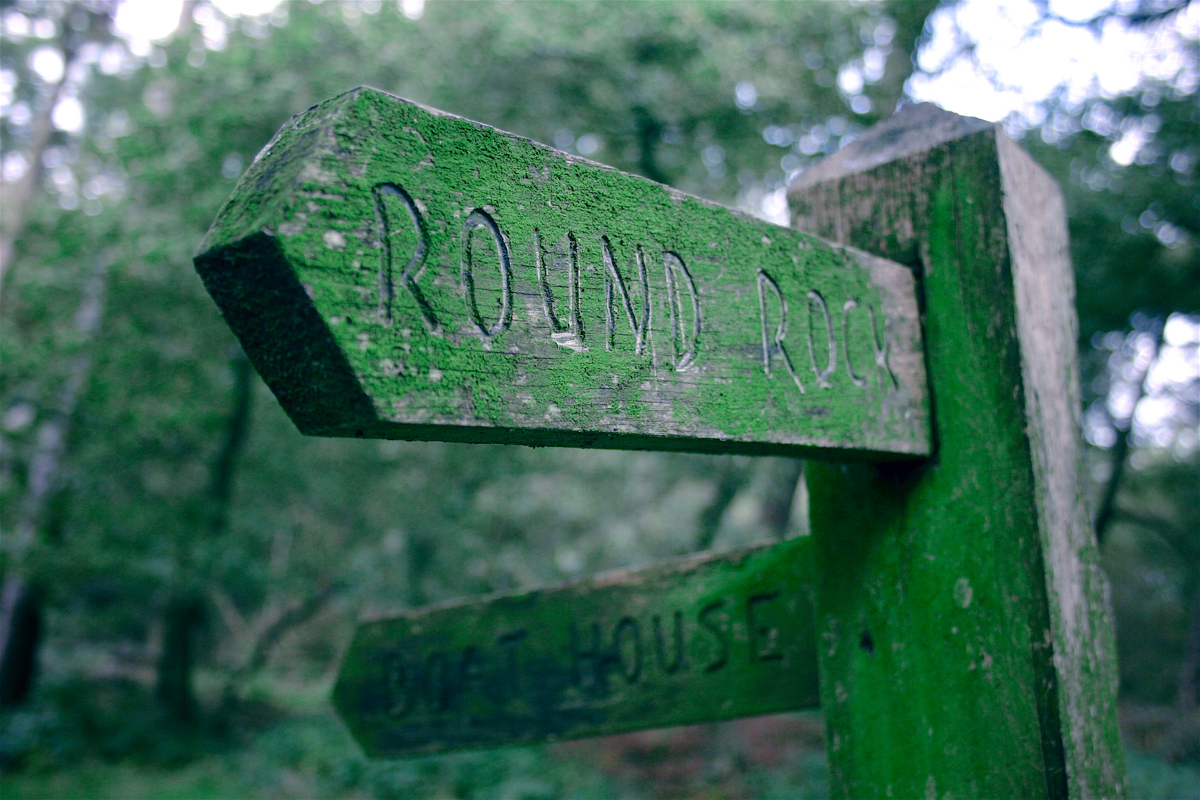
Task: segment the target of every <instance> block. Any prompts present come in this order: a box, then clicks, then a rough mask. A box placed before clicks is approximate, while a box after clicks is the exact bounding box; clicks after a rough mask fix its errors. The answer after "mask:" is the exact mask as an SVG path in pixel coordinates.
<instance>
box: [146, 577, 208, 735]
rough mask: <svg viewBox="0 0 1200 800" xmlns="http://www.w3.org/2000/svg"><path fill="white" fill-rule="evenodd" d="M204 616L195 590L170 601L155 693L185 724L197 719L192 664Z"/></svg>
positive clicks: (173, 717)
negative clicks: (197, 636) (199, 626)
mask: <svg viewBox="0 0 1200 800" xmlns="http://www.w3.org/2000/svg"><path fill="white" fill-rule="evenodd" d="M201 618H202V614H201V612H200V603H199V602H198V601H197V600H196V597H195V595H194V594H191V593H187V592H181V593H180V594H178V595H176V596H175V597H173V598H171V601H170V603H168V605H167V613H166V625H165V626H164V636H163V646H162V653H160V654H159V658H158V684H157V686H156V687H155V694H156V695H157V696H158V699H159V701H160V702H161V703H162V704H163V707H164V708H165V709H166V711H167V714H168V715H169V716H170V718H171V719H173V720H175V721H176V722H179V723H182V724H184V725H190V724H192V723H194V722H195V721H196V709H197V703H196V693H195V690H194V689H193V687H192V666H193V662H194V655H195V653H194V644H195V638H196V629H197V627H198V623H199V621H200V619H201Z"/></svg>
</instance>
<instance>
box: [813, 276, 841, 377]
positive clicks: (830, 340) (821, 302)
mask: <svg viewBox="0 0 1200 800" xmlns="http://www.w3.org/2000/svg"><path fill="white" fill-rule="evenodd" d="M813 303H816V304H817V306H818V307H819V308H820V309H821V316H822V317H823V318H824V319H825V341H826V343H827V345H826V346H827V347H828V358H827V359H826V362H825V369H819V368H818V367H817V348H816V344H815V343H814V342H813V313H812V306H813ZM808 357H809V359H810V360H811V361H812V371H813V374H814V375H816V376H817V386H820V387H821V388H822V389H829V388H831V387H832V386H833V384H832V383H830V382H829V378H830V376H831V375H833V371H834V370H835V369H837V340H836V339H835V338H834V336H833V320H832V319H831V318H830V316H829V307H828V306H827V305H825V298H824V297H822V296H821V293H820V292H818V291H816V290H815V289H814V290H810V291H809V293H808Z"/></svg>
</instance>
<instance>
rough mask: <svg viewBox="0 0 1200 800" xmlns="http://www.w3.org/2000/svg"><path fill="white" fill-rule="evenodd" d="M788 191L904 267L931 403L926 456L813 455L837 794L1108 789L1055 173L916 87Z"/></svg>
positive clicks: (820, 218) (1103, 609) (1107, 684)
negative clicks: (911, 98) (917, 315)
mask: <svg viewBox="0 0 1200 800" xmlns="http://www.w3.org/2000/svg"><path fill="white" fill-rule="evenodd" d="M790 200H791V204H792V208H793V210H794V213H795V224H796V225H797V227H800V228H803V229H805V230H811V231H813V232H816V233H819V234H821V235H823V236H828V237H831V238H834V239H836V240H837V241H841V242H846V243H850V244H854V245H856V246H858V247H862V248H864V249H867V250H871V251H872V252H876V253H879V254H881V255H885V256H889V257H891V258H895V259H897V260H899V261H902V262H905V263H911V264H914V265H917V266H918V267H919V268H920V272H921V274H922V276H923V280H922V286H923V290H924V302H925V305H924V308H925V314H926V317H925V321H926V325H925V337H926V348H927V352H928V369H929V371H930V384H931V386H932V390H933V406H934V408H935V418H934V430H935V434H936V438H937V448H938V454H937V458H936V459H934V460H932V461H930V462H927V463H924V464H922V465H913V466H911V467H910V466H908V465H902V466H889V467H887V468H884V467H882V466H880V467H874V466H869V465H860V466H857V467H840V468H839V467H833V466H828V465H823V464H810V467H809V472H808V487H809V493H810V522H811V525H812V530H813V539H814V542H815V546H816V554H815V563H816V570H817V573H818V575H819V580H818V584H817V586H818V588H817V613H818V631H819V636H820V641H821V644H822V647H821V650H820V659H821V670H822V675H823V677H824V680H823V685H822V707H823V708H824V711H825V719H826V725H827V732H828V736H829V741H830V748H829V752H830V766H831V770H832V776H831V777H832V788H833V790H834V794H835V796H841V797H854V798H867V797H884V796H896V797H918V796H920V797H944V796H954V797H1022V798H1033V797H1052V798H1062V797H1072V798H1089V797H1118V796H1120V795H1121V794H1122V793H1123V791H1124V789H1123V781H1124V759H1123V752H1122V750H1121V746H1120V739H1119V735H1118V731H1117V725H1116V685H1117V681H1116V675H1117V673H1116V663H1115V661H1116V659H1115V649H1114V640H1113V633H1112V626H1111V621H1110V619H1109V616H1108V612H1107V606H1106V604H1105V601H1104V594H1105V588H1104V583H1105V581H1104V576H1103V573H1102V571H1101V568H1100V566H1099V563H1098V556H1097V551H1096V547H1095V542H1094V535H1093V532H1092V529H1091V525H1090V522H1089V520H1088V517H1087V514H1086V511H1085V506H1084V503H1083V497H1082V492H1081V485H1080V475H1079V445H1078V436H1079V413H1080V402H1079V376H1078V371H1077V362H1076V350H1075V346H1076V345H1075V342H1076V322H1075V315H1074V308H1073V299H1074V287H1073V277H1072V272H1071V265H1070V261H1069V258H1068V254H1067V231H1066V222H1065V214H1064V209H1063V203H1062V196H1061V194H1060V193H1059V190H1058V188H1057V187H1056V186H1055V185H1054V182H1053V181H1052V179H1050V178H1049V176H1047V175H1046V174H1045V172H1043V171H1042V170H1041V168H1039V167H1038V166H1037V165H1036V164H1034V162H1033V161H1032V160H1031V159H1030V158H1029V156H1028V155H1026V154H1025V153H1023V152H1022V151H1021V150H1020V149H1019V148H1018V147H1017V146H1016V145H1014V144H1013V143H1012V142H1011V141H1010V140H1009V139H1008V138H1007V137H1006V136H1005V135H1004V133H1003V132H1002V131H1001V130H999V129H998V128H997V127H996V126H993V125H988V124H986V123H983V122H981V121H979V120H971V119H965V118H962V117H957V116H955V115H953V114H949V113H947V112H943V111H940V110H938V109H936V108H934V107H932V106H918V107H910V108H908V109H905V110H904V111H903V112H902V113H901V114H899V115H898V116H896V117H894V118H893V119H891V120H889V121H888V122H886V123H884V124H882V125H881V126H879V127H877V128H874V129H872V130H871V131H868V133H867V135H865V136H864V137H863V138H862V139H860V140H858V141H857V142H855V143H854V144H853V145H851V146H849V147H847V148H845V149H844V150H842V151H840V152H839V153H838V154H836V155H835V156H833V157H832V158H830V159H829V160H827V161H826V162H823V163H822V164H820V165H817V166H815V167H814V168H813V169H811V170H810V171H809V172H807V173H806V174H805V175H803V176H802V177H801V178H800V180H799V181H798V182H797V183H796V184H794V185H793V187H792V188H791V190H790ZM848 498H854V502H853V503H848V502H847V499H848Z"/></svg>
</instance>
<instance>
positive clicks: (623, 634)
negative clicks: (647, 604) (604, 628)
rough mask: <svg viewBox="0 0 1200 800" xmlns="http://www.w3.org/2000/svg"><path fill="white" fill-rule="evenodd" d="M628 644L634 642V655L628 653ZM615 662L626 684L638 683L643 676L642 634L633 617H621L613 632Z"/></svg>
mask: <svg viewBox="0 0 1200 800" xmlns="http://www.w3.org/2000/svg"><path fill="white" fill-rule="evenodd" d="M628 642H632V645H633V647H632V649H633V652H632V653H628V652H627V651H628V650H629V649H630V648H629V645H628V644H627V643H628ZM627 656H631V657H628V658H627ZM613 661H615V662H616V665H617V671H618V672H620V673H621V677H622V678H624V679H625V682H626V683H631V684H632V683H637V681H638V678H639V677H641V675H642V634H641V631H640V630H639V628H638V624H637V620H636V619H634V618H633V617H621V621H620V622H618V623H617V629H616V630H615V631H613Z"/></svg>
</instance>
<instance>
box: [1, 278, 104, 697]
mask: <svg viewBox="0 0 1200 800" xmlns="http://www.w3.org/2000/svg"><path fill="white" fill-rule="evenodd" d="M107 283H108V262H107V261H106V260H105V259H104V258H103V257H101V258H99V259H98V260H97V261H96V270H95V272H94V273H93V275H92V277H91V279H90V280H89V281H88V282H87V284H86V285H85V286H84V290H83V299H82V300H81V301H80V303H79V308H78V310H77V311H76V313H75V329H76V331H77V333H78V334H79V338H80V340H81V343H80V346H81V347H82V348H83V350H82V351H81V352H80V354H79V355H77V356H75V359H74V360H73V361H72V362H71V366H70V369H69V371H68V372H67V380H66V383H65V384H64V385H63V388H62V391H61V392H59V396H58V401H57V403H56V404H55V405H54V407H53V408H51V409H49V412H48V413H47V414H46V416H45V419H44V420H43V422H42V423H41V425H40V426H39V427H38V432H37V443H36V445H35V446H34V451H33V456H32V457H31V458H30V461H29V475H28V478H27V480H26V488H25V494H24V496H23V497H22V498H21V501H20V505H19V506H18V508H17V518H16V521H15V522H14V523H13V527H12V531H11V533H10V534H9V541H8V542H7V549H8V559H9V560H8V572H7V574H6V575H5V577H4V588H3V590H0V598H2V599H0V698H3V699H2V700H0V705H15V704H17V703H20V702H21V701H22V700H24V699H25V697H26V696H27V695H28V694H29V691H30V689H31V688H32V685H33V677H34V665H35V664H36V662H37V646H38V643H39V641H40V636H39V632H40V630H41V618H42V612H41V593H40V592H39V591H37V588H36V587H35V586H33V585H32V584H31V582H30V578H29V576H28V575H27V574H26V570H25V559H26V556H27V555H28V553H29V550H30V548H32V547H33V545H34V543H35V540H36V539H37V532H38V528H39V527H40V526H41V525H42V524H43V522H44V520H45V517H46V510H47V505H48V503H49V501H50V499H51V498H52V497H53V494H54V491H55V489H56V487H57V486H58V485H59V475H60V473H61V471H62V462H63V458H64V455H65V453H66V448H67V438H68V434H69V432H70V426H71V420H72V418H73V417H74V415H75V409H76V408H77V407H78V406H79V399H80V396H81V395H82V394H83V388H84V386H85V385H86V384H87V378H88V375H89V374H90V373H91V368H92V355H91V353H90V352H89V351H88V349H87V345H88V343H90V341H91V340H92V339H94V338H95V336H96V332H97V331H98V330H99V328H100V321H101V319H102V318H103V316H104V290H105V287H106V286H107ZM10 681H12V682H11V683H10Z"/></svg>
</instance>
